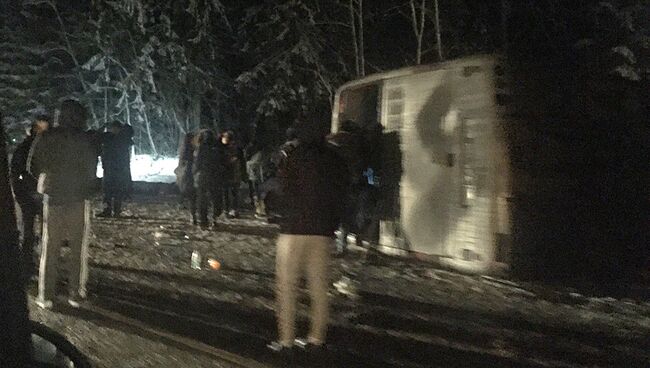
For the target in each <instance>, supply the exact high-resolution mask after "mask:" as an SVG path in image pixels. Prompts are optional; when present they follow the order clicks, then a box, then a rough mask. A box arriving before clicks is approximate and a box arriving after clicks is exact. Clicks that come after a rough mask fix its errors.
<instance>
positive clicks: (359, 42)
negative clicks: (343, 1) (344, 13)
mask: <svg viewBox="0 0 650 368" xmlns="http://www.w3.org/2000/svg"><path fill="white" fill-rule="evenodd" d="M348 9H349V11H350V29H351V30H352V46H353V47H354V61H355V71H356V73H357V77H361V76H364V75H366V66H365V64H366V60H365V53H364V47H363V41H364V39H363V38H364V35H363V0H350V1H349V2H348Z"/></svg>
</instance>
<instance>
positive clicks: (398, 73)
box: [337, 54, 498, 93]
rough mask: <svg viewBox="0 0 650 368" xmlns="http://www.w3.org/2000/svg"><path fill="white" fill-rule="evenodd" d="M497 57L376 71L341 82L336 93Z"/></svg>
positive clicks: (492, 61) (475, 57) (455, 60)
mask: <svg viewBox="0 0 650 368" xmlns="http://www.w3.org/2000/svg"><path fill="white" fill-rule="evenodd" d="M497 58H498V55H495V54H485V55H473V56H467V57H464V58H459V59H454V60H449V61H444V62H440V63H434V64H426V65H416V66H409V67H405V68H401V69H395V70H391V71H388V72H383V73H376V74H371V75H369V76H366V77H363V78H360V79H355V80H353V81H350V82H347V83H345V84H343V85H342V86H341V87H339V88H338V90H337V93H340V92H341V91H342V90H345V89H348V88H350V87H358V86H363V85H366V84H373V83H376V82H378V81H382V80H385V79H392V78H399V77H405V76H408V75H413V74H418V73H425V72H429V71H434V70H440V69H448V68H451V67H458V66H462V65H464V64H475V63H481V64H485V63H490V64H491V63H495V62H496V60H497Z"/></svg>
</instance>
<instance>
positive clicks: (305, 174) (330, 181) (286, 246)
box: [269, 123, 349, 352]
mask: <svg viewBox="0 0 650 368" xmlns="http://www.w3.org/2000/svg"><path fill="white" fill-rule="evenodd" d="M298 128H299V129H300V131H299V133H298V134H299V136H298V142H299V143H298V144H297V145H296V146H295V148H293V149H292V150H287V151H284V152H285V155H286V159H285V160H282V161H281V162H280V167H279V170H278V180H279V182H280V183H281V185H282V187H283V188H282V190H281V192H282V198H283V202H284V203H285V205H284V206H283V207H284V208H283V209H284V213H283V217H281V219H280V235H279V236H278V240H277V250H276V284H277V285H276V289H277V299H278V300H277V304H278V308H277V310H276V314H277V319H278V330H279V331H278V332H279V339H278V341H274V342H272V343H271V344H270V345H269V348H270V349H272V350H273V351H276V352H281V351H285V350H287V349H290V348H291V347H292V346H293V345H294V339H295V337H296V336H295V332H296V331H295V320H296V313H295V312H296V285H297V284H298V279H299V278H300V276H301V273H302V271H303V270H304V271H305V276H306V278H307V285H308V287H309V294H310V296H311V302H310V303H311V312H310V315H311V327H310V332H309V335H308V336H307V337H306V338H301V339H298V340H297V342H298V345H301V346H307V345H312V346H313V347H315V348H316V349H318V348H320V347H322V346H323V343H324V342H325V335H326V330H327V321H328V314H329V307H328V298H327V290H328V285H329V275H328V273H329V272H328V269H329V263H330V262H329V257H330V252H331V243H332V236H333V235H334V231H335V230H336V228H337V227H338V225H339V223H340V221H341V217H342V213H343V202H344V201H343V200H342V199H343V198H344V197H345V196H346V190H347V189H348V183H347V181H348V179H349V176H348V175H346V174H347V167H346V165H345V162H344V160H343V159H342V158H341V157H339V156H338V155H337V154H336V153H335V152H334V151H333V150H332V149H331V148H329V147H328V145H327V144H326V143H325V141H324V137H323V136H322V135H321V134H320V133H321V132H320V126H319V125H316V124H311V125H309V124H305V123H303V124H302V125H300V126H298Z"/></svg>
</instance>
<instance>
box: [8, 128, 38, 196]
mask: <svg viewBox="0 0 650 368" xmlns="http://www.w3.org/2000/svg"><path fill="white" fill-rule="evenodd" d="M33 142H34V136H27V138H25V140H24V141H23V142H22V143H21V144H20V145H18V147H17V148H16V151H15V152H14V154H13V157H12V158H11V185H12V187H13V189H14V195H15V196H16V200H17V201H18V203H20V204H25V203H30V202H31V201H32V199H33V197H34V195H35V194H36V186H37V185H38V179H37V178H35V177H34V176H33V175H32V174H31V173H30V172H29V170H28V168H27V160H28V158H29V151H30V149H31V148H32V143H33Z"/></svg>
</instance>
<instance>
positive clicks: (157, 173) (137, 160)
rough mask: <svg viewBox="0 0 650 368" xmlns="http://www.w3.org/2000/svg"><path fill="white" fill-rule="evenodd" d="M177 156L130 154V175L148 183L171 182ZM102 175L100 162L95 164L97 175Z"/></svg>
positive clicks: (174, 178)
mask: <svg viewBox="0 0 650 368" xmlns="http://www.w3.org/2000/svg"><path fill="white" fill-rule="evenodd" d="M177 166H178V157H154V156H152V155H131V177H132V178H133V181H144V182H148V183H173V182H174V181H175V180H176V176H175V174H174V169H176V167H177ZM103 176H104V170H103V169H102V164H101V162H100V163H99V165H97V177H99V178H101V177H103Z"/></svg>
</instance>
